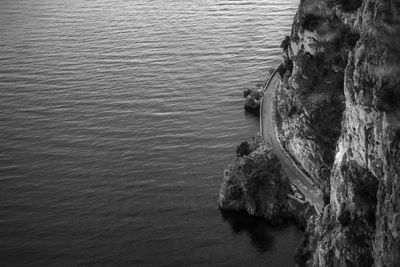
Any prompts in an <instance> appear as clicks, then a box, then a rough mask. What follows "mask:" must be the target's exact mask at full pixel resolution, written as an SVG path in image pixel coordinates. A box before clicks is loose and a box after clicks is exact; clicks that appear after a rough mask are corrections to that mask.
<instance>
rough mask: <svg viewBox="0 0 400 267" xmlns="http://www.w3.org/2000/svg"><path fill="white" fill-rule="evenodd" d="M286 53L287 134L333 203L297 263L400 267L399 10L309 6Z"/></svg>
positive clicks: (375, 5) (362, 4)
mask: <svg viewBox="0 0 400 267" xmlns="http://www.w3.org/2000/svg"><path fill="white" fill-rule="evenodd" d="M307 10H313V12H311V13H312V14H317V15H313V16H312V17H311V18H309V19H305V20H306V22H308V23H305V22H304V17H307V15H304V14H306V13H307V12H306V11H307ZM302 18H303V19H302ZM309 21H311V22H309ZM310 25H311V26H312V27H311V28H310ZM320 29H325V30H320ZM326 29H327V30H326ZM335 29H340V30H339V31H336V30H335ZM328 37H329V38H328ZM330 37H332V38H333V39H331V38H330ZM336 38H339V39H338V40H336ZM321 40H322V41H321ZM286 44H287V45H285V44H284V45H283V46H284V58H285V61H286V65H287V66H289V67H288V68H287V71H286V73H284V83H283V84H284V85H283V86H282V88H281V90H280V91H281V93H280V97H279V101H288V102H287V103H281V104H280V106H279V108H280V110H281V111H284V112H282V118H281V121H282V126H281V127H282V131H283V133H284V137H285V138H286V142H287V146H288V149H289V150H290V151H291V152H292V153H293V154H294V156H295V157H296V158H297V159H298V160H299V162H300V163H301V164H302V165H303V167H304V168H305V169H306V170H308V171H309V172H310V173H311V174H312V175H313V176H314V177H315V178H316V179H320V180H322V181H329V183H327V184H328V186H327V187H326V188H327V190H326V191H327V193H328V194H329V198H330V200H329V204H328V205H327V206H326V207H325V210H324V214H323V216H321V217H312V218H311V219H310V220H309V223H308V228H307V231H306V237H305V239H304V241H303V244H302V246H301V247H300V249H299V251H298V255H297V259H298V262H299V263H300V264H301V265H303V266H400V1H398V0H363V1H361V0H360V1H343V0H342V1H338V0H336V1H329V0H325V1H312V0H305V1H301V3H300V8H299V12H298V14H297V16H296V18H295V22H294V26H293V32H292V35H291V37H290V43H289V41H288V40H287V41H286ZM331 45H333V46H331ZM318 57H321V58H322V59H318ZM288 59H289V60H288ZM290 60H292V61H293V69H292V70H291V68H290V63H288V62H290ZM302 60H303V61H302ZM321 61H322V63H321ZM343 62H345V64H346V66H345V67H344V65H343ZM310 67H311V70H312V71H311V72H312V73H311V74H309V73H307V72H308V71H310ZM326 71H328V73H326ZM310 84H311V85H310ZM304 90H305V91H306V93H305V94H304V93H303V91H304ZM341 95H344V97H345V107H343V106H341V104H340V99H341V97H342V96H341ZM324 98H326V99H325V100H322V99H324ZM328 98H329V99H330V100H328ZM310 103H311V107H308V105H310ZM324 105H325V106H324ZM343 108H344V111H343V112H342V110H343ZM291 109H295V112H290V110H291ZM320 113H321V114H320ZM324 127H325V128H324ZM337 130H339V131H340V132H339V134H338V132H337ZM324 135H326V136H327V138H326V139H324V138H323V136H324ZM339 136H340V137H339ZM328 143H329V144H328ZM313 170H314V171H313ZM322 170H330V175H328V174H329V173H326V172H325V171H322ZM327 177H328V178H329V180H326V178H327Z"/></svg>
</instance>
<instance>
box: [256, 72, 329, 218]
mask: <svg viewBox="0 0 400 267" xmlns="http://www.w3.org/2000/svg"><path fill="white" fill-rule="evenodd" d="M279 69H280V67H279V68H278V69H276V70H275V71H274V72H273V73H272V74H271V76H270V78H269V80H268V82H267V84H266V86H265V88H264V97H263V99H262V101H261V107H260V132H261V135H262V137H263V139H264V141H265V142H266V143H267V144H269V145H270V146H271V147H272V150H273V151H274V153H275V155H276V156H277V157H278V158H279V160H280V162H281V164H282V165H283V169H284V170H285V172H286V174H287V176H288V177H289V179H290V182H291V183H293V184H294V185H295V186H297V188H298V189H299V190H300V191H301V192H302V193H303V195H304V196H305V197H306V199H308V200H309V201H310V202H311V203H312V204H313V205H314V207H315V209H316V211H317V212H318V213H319V214H321V212H322V210H323V207H324V201H323V195H322V191H321V190H320V189H319V188H317V187H316V185H315V184H314V182H313V181H312V179H310V178H309V177H308V176H307V175H306V174H305V173H304V172H303V171H302V170H300V169H299V168H298V167H297V166H296V164H295V163H294V162H293V160H292V159H291V158H290V156H289V155H288V154H287V152H286V151H285V150H284V149H283V147H282V144H281V143H280V142H279V139H278V135H277V128H276V123H275V105H274V99H275V93H276V89H277V88H278V87H279V84H280V81H281V78H280V75H279Z"/></svg>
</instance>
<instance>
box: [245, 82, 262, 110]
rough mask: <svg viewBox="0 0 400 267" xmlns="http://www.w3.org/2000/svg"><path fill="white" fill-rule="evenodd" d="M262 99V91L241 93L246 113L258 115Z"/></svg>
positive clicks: (249, 90) (248, 90) (247, 90)
mask: <svg viewBox="0 0 400 267" xmlns="http://www.w3.org/2000/svg"><path fill="white" fill-rule="evenodd" d="M262 97H263V92H262V89H261V88H260V89H257V90H251V89H246V90H245V91H244V92H243V98H245V100H244V108H245V110H246V111H248V112H251V113H254V114H257V115H259V114H260V105H261V99H262Z"/></svg>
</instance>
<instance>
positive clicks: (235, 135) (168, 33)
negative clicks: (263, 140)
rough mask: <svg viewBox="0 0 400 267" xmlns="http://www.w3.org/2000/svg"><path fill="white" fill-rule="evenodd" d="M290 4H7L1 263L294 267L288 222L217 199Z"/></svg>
mask: <svg viewBox="0 0 400 267" xmlns="http://www.w3.org/2000/svg"><path fill="white" fill-rule="evenodd" d="M296 7H297V1H294V0H279V1H278V0H258V1H257V0H254V1H240V0H132V1H128V0H113V1H111V0H93V1H81V0H70V1H61V0H41V1H35V0H18V1H16V0H9V1H8V0H2V1H1V2H0V36H1V38H0V61H1V62H0V174H1V175H0V260H1V265H2V266H7V265H12V266H18V265H22V264H28V265H35V266H58V265H65V266H71V265H88V264H93V265H114V266H115V265H120V266H127V265H130V266H153V265H155V266H193V265H197V266H261V265H262V266H293V260H292V256H293V254H294V249H295V247H296V245H297V243H298V240H299V237H300V233H299V232H298V230H297V229H296V228H295V227H291V226H289V227H284V228H280V229H272V228H271V227H269V226H268V225H267V224H266V223H265V222H264V221H262V220H259V219H255V218H248V217H246V216H243V215H241V214H236V213H224V214H221V212H220V211H219V210H218V209H217V206H216V200H217V197H218V190H219V185H220V182H221V177H222V173H223V169H224V167H225V166H226V164H227V163H229V161H230V160H231V159H232V157H233V154H234V151H235V146H236V145H237V144H238V143H239V142H240V141H242V140H245V139H248V138H250V137H251V136H252V135H253V134H254V133H255V132H257V130H258V120H257V118H255V117H252V116H248V115H246V114H245V113H244V111H243V108H242V99H241V96H242V89H244V88H248V87H254V86H255V84H256V82H257V81H259V80H262V79H265V77H266V74H267V73H268V70H269V68H270V67H272V66H274V65H276V64H277V63H279V62H280V49H279V45H280V42H281V40H282V39H283V37H284V35H287V34H289V32H290V26H291V22H292V18H293V15H294V13H295V10H296Z"/></svg>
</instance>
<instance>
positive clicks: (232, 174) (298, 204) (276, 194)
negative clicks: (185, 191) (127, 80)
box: [218, 136, 315, 226]
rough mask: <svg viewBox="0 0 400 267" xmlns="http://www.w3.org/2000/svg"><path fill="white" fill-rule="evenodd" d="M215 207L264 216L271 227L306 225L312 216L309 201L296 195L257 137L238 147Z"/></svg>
mask: <svg viewBox="0 0 400 267" xmlns="http://www.w3.org/2000/svg"><path fill="white" fill-rule="evenodd" d="M297 194H298V193H297ZM218 205H219V207H220V209H222V210H235V211H246V212H247V213H248V214H250V215H255V216H260V217H263V218H265V219H266V220H267V221H268V222H270V223H271V224H272V225H280V224H284V223H286V222H287V221H288V220H295V221H296V222H298V223H299V225H302V226H305V224H306V219H307V218H308V217H310V216H311V215H313V214H315V210H314V208H313V207H312V206H311V205H310V204H309V203H308V202H305V201H301V200H300V199H299V198H298V197H297V196H296V192H295V191H294V190H293V187H292V186H291V185H290V183H289V180H288V177H287V176H286V174H285V172H284V170H283V169H282V166H281V164H280V162H279V160H278V158H277V157H276V156H275V155H274V154H273V152H272V150H271V148H270V147H269V146H267V145H266V144H265V143H264V142H263V141H262V138H261V137H260V136H256V137H254V138H253V140H252V142H250V143H248V142H242V143H241V144H240V145H239V146H238V147H237V155H236V157H235V158H234V160H233V162H232V164H230V165H229V166H228V167H227V168H226V169H225V172H224V178H223V183H222V185H221V189H220V195H219V200H218Z"/></svg>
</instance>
